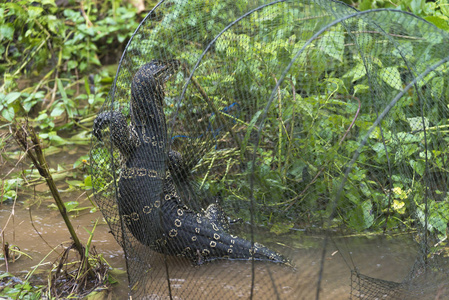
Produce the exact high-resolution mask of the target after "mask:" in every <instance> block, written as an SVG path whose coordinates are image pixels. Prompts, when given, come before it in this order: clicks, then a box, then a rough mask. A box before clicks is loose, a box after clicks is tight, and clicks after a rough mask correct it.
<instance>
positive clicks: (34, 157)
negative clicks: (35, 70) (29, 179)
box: [14, 124, 95, 277]
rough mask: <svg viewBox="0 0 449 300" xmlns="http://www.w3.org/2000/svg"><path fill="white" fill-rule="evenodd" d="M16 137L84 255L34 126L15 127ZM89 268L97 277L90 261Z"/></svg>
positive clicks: (79, 250) (82, 253)
mask: <svg viewBox="0 0 449 300" xmlns="http://www.w3.org/2000/svg"><path fill="white" fill-rule="evenodd" d="M14 137H15V139H16V141H17V143H18V144H19V146H20V147H22V149H23V150H24V151H25V152H26V154H27V156H28V157H29V158H30V160H31V161H32V162H33V164H34V166H35V167H36V169H37V170H38V171H39V174H40V175H41V176H42V177H43V178H45V181H46V182H47V185H48V187H49V188H50V191H51V193H52V195H53V198H54V200H55V202H56V206H57V207H58V209H59V212H60V214H61V216H62V218H63V219H64V222H65V224H66V226H67V229H68V230H69V233H70V236H71V237H72V239H73V243H74V245H75V248H76V250H77V251H78V253H79V254H80V257H81V258H82V257H84V248H83V246H82V244H81V242H80V240H79V239H78V236H77V234H76V232H75V229H74V228H73V226H72V223H71V222H70V219H69V216H68V214H67V210H66V208H65V206H64V202H63V201H62V200H61V197H60V195H59V192H58V189H57V187H56V184H55V182H54V180H53V178H52V176H51V173H50V168H49V166H48V164H47V161H46V160H45V156H44V154H43V152H42V148H41V143H40V140H39V138H38V136H37V135H36V132H35V131H34V129H33V128H32V127H29V126H28V124H24V125H23V126H22V127H21V128H17V127H16V128H15V132H14ZM28 138H30V140H31V142H32V144H31V145H29V143H28ZM86 267H87V268H88V269H89V274H90V275H92V276H94V277H95V274H94V272H93V271H92V269H91V267H90V266H89V263H88V262H87V266H86Z"/></svg>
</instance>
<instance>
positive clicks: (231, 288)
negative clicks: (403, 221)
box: [0, 147, 417, 299]
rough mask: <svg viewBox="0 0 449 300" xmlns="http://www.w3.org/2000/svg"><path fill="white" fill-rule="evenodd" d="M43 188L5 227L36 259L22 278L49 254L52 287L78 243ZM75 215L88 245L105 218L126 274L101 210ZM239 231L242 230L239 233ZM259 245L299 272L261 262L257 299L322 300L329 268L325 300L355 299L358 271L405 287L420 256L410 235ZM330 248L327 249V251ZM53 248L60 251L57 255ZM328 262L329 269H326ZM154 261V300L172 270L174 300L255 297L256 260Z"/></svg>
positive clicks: (150, 279) (21, 263) (301, 236)
mask: <svg viewBox="0 0 449 300" xmlns="http://www.w3.org/2000/svg"><path fill="white" fill-rule="evenodd" d="M86 151H87V148H86V147H84V148H81V150H80V149H70V151H64V152H60V153H58V154H56V155H52V156H50V157H49V159H48V160H49V163H50V165H51V166H53V165H56V164H58V163H59V164H61V163H65V164H67V165H70V164H71V163H73V161H74V160H76V159H77V158H79V157H80V154H79V153H80V152H81V153H82V152H84V153H86ZM3 167H4V168H2V170H0V171H1V172H0V173H2V174H3V175H4V174H5V171H6V170H5V166H3ZM78 180H79V179H78ZM58 188H60V189H65V188H67V184H65V183H64V182H58ZM36 190H37V191H38V192H39V193H40V194H39V195H42V193H45V192H47V193H46V194H43V195H44V196H41V198H42V199H44V200H43V201H42V203H41V205H40V206H39V207H37V206H36V205H33V206H32V207H31V210H30V209H28V208H26V207H25V206H24V205H23V202H24V201H27V200H30V198H33V196H32V195H31V196H30V195H28V196H27V195H21V196H20V197H19V199H18V200H19V201H18V202H17V204H16V205H15V206H14V205H13V203H11V202H6V203H3V204H2V205H0V226H2V229H4V234H5V236H4V237H5V240H6V241H7V242H9V243H10V244H13V245H17V246H18V247H19V248H20V250H21V251H23V252H25V253H27V254H28V255H29V256H31V257H32V259H30V258H27V257H25V256H22V257H21V258H20V259H19V260H17V261H16V262H14V263H10V264H9V271H10V272H11V273H13V274H14V275H25V274H26V273H27V272H28V271H30V270H31V269H32V268H33V267H34V266H36V265H38V264H39V262H40V261H41V260H42V259H43V258H44V257H45V256H47V255H48V257H46V258H45V260H44V262H45V263H46V265H44V266H42V267H40V268H39V269H41V270H42V272H41V273H40V274H41V275H39V276H40V278H42V279H43V281H44V282H45V280H46V277H47V275H48V272H47V270H48V267H49V263H52V262H54V261H55V260H56V259H57V257H58V253H61V252H62V248H61V246H58V245H60V244H61V243H64V242H66V243H68V242H70V238H69V233H68V230H67V229H66V226H65V224H64V222H63V220H62V218H61V217H60V215H59V212H58V211H56V210H52V209H50V208H48V207H47V206H48V205H49V204H51V203H53V200H52V198H51V196H50V194H49V193H48V189H47V188H46V186H45V185H43V184H42V185H40V186H38V187H37V188H36ZM62 197H63V200H64V201H73V200H77V201H79V202H80V206H81V207H82V206H90V202H89V200H88V199H87V198H86V195H85V194H82V192H79V191H77V192H71V193H62ZM30 215H31V216H32V220H33V222H32V221H31V218H30ZM71 215H72V218H71V219H72V222H73V224H74V226H75V228H76V232H77V234H78V235H79V237H80V239H81V241H82V243H84V244H85V243H86V242H87V239H88V237H89V235H88V233H87V232H86V230H85V229H87V230H89V231H92V229H93V225H94V223H95V220H98V221H99V223H98V225H97V227H96V229H95V233H94V239H93V241H92V244H93V245H94V246H95V248H96V250H97V252H98V253H101V254H102V255H103V256H104V257H105V258H106V260H107V261H108V262H109V264H110V265H111V266H112V267H114V268H117V269H119V270H123V271H125V270H126V262H125V259H124V252H123V250H122V249H121V248H120V246H119V245H118V244H117V243H116V241H115V240H114V238H113V236H112V235H111V234H110V233H109V227H108V226H107V224H105V222H104V220H103V218H102V215H101V213H100V212H95V213H90V212H89V210H85V211H81V212H79V213H78V214H71ZM8 219H9V221H7V220H8ZM32 223H33V224H34V227H35V228H33V226H32ZM6 224H7V226H6V227H5V225H6ZM239 229H240V230H241V228H238V227H237V228H234V230H236V231H237V233H238V231H239ZM36 230H37V231H38V232H39V233H40V234H41V236H42V238H41V237H39V235H38V233H37V232H36ZM255 240H256V241H257V242H260V243H264V244H266V246H268V247H270V248H273V249H275V250H277V251H279V252H281V253H282V254H284V255H285V256H286V257H288V258H289V259H290V260H291V261H292V263H293V264H294V265H295V269H292V268H289V267H285V266H281V265H276V264H272V263H264V262H256V263H255V265H254V266H255V268H254V270H255V278H254V282H255V285H254V296H255V297H254V299H276V298H278V299H315V298H316V295H317V291H318V282H319V272H320V268H321V267H323V273H322V279H321V284H320V289H319V290H320V294H319V295H320V297H319V299H348V298H349V295H350V286H351V269H354V268H357V269H358V271H359V272H360V273H362V274H364V275H368V276H372V277H375V278H382V279H384V280H391V281H396V282H400V281H402V280H403V279H404V278H405V277H406V276H407V275H408V274H409V272H410V269H411V267H412V266H413V264H414V260H415V257H416V253H417V246H416V244H415V243H414V242H413V241H412V238H411V236H409V235H400V236H396V237H394V238H388V237H384V236H373V237H341V236H338V235H335V236H333V237H332V238H330V239H328V240H326V239H325V235H319V234H307V233H305V232H303V231H291V232H290V233H289V234H285V235H281V236H275V235H274V234H271V233H269V232H266V231H265V230H263V229H260V230H257V232H256V236H255ZM324 246H325V248H326V251H325V252H324V254H323V249H324ZM53 248H54V249H55V251H54V252H52V253H51V254H49V253H50V252H51V251H52V249H53ZM323 255H324V256H323ZM323 257H324V264H321V262H322V261H323V260H322V258H323ZM146 259H147V261H146V263H147V264H146V265H139V266H140V267H144V268H148V272H147V278H146V280H142V281H141V282H146V292H145V295H146V299H168V295H169V293H168V290H167V273H166V270H168V272H169V275H168V277H169V280H170V284H171V289H172V294H173V295H174V297H173V299H199V298H201V297H203V298H207V299H214V298H216V299H235V298H243V299H248V298H249V296H250V293H251V289H250V287H251V282H252V277H251V270H252V264H251V262H248V261H226V260H223V261H216V262H212V263H209V264H206V265H202V266H199V267H194V266H192V265H191V263H190V262H189V261H187V260H185V259H181V258H173V257H169V258H168V259H167V268H166V266H165V263H164V258H163V256H162V255H160V254H157V253H153V254H151V255H149V257H147V258H146ZM149 266H151V268H150V267H149ZM39 269H38V270H39ZM5 270H6V266H5V265H4V264H2V262H0V272H4V271H5ZM36 273H39V272H36ZM115 277H116V279H117V280H118V284H116V285H114V287H113V289H112V293H113V294H112V295H111V296H112V299H126V297H127V293H128V283H127V276H126V274H121V275H117V276H115Z"/></svg>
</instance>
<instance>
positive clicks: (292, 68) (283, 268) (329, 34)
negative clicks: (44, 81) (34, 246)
mask: <svg viewBox="0 0 449 300" xmlns="http://www.w3.org/2000/svg"><path fill="white" fill-rule="evenodd" d="M448 55H449V36H448V34H447V33H446V32H443V31H441V30H439V29H438V28H436V27H435V26H434V25H432V24H430V23H428V22H427V21H425V20H423V19H421V18H418V17H416V16H414V15H412V14H409V13H407V12H404V11H398V10H388V9H378V10H370V11H358V10H356V9H354V8H352V7H350V6H347V5H346V4H344V3H341V2H337V1H330V0H309V1H282V0H279V1H272V2H270V1H262V0H259V1H256V0H253V1H241V0H237V1H236V0H232V1H230V0H222V1H203V0H189V1H187V0H171V1H168V0H167V1H161V2H160V3H159V4H158V5H157V6H156V7H155V8H154V9H153V10H152V11H151V12H150V13H149V14H148V15H147V17H146V18H145V19H144V20H143V21H142V23H141V24H140V25H139V27H138V28H137V30H136V31H135V33H134V35H133V36H132V38H131V39H130V41H129V43H128V45H127V47H126V49H125V51H124V53H123V56H122V58H121V60H120V64H119V68H118V71H117V75H116V77H115V81H114V83H113V86H112V89H111V91H110V93H109V96H108V98H107V99H106V101H105V104H104V106H103V108H102V110H101V112H99V114H98V116H97V118H96V120H95V123H94V128H93V137H92V149H91V165H92V183H93V187H94V195H95V199H96V202H97V203H98V205H99V207H100V209H101V211H102V212H103V215H104V217H105V219H106V221H107V223H108V224H109V226H110V228H111V232H112V234H113V235H114V237H115V239H116V240H117V241H118V243H119V244H120V245H121V246H122V247H123V249H124V253H125V256H126V263H127V271H128V280H129V288H130V292H129V293H130V296H132V298H133V299H136V298H137V299H215V298H216V299H234V298H238V297H243V298H251V299H348V298H351V299H449V280H448V273H449V258H448V256H449V254H448V246H447V236H448V222H449V202H448V188H447V187H448V181H449V176H448V175H449V174H448V170H449V161H448V159H449V150H448V149H449V148H448V144H449V135H448V132H449V119H448V118H449V108H448V105H449V102H448V100H447V99H448V97H449V77H448V75H447V74H448V60H449V56H448ZM292 232H294V233H293V234H292ZM307 232H315V233H319V234H320V236H321V238H320V239H319V242H317V243H316V244H315V247H314V248H313V250H312V252H314V253H315V254H316V255H315V258H316V259H314V263H313V264H304V263H303V262H302V261H300V260H298V257H299V256H300V254H298V253H300V251H301V248H302V247H301V240H298V239H297V238H296V237H297V236H298V234H302V235H304V234H307ZM369 232H380V233H383V234H384V235H391V234H393V233H398V232H407V233H408V234H409V236H410V239H411V240H412V242H413V244H414V245H416V246H415V247H414V248H413V249H414V250H413V251H414V254H413V256H414V257H415V258H414V262H411V263H410V269H409V271H408V273H407V275H406V276H403V277H402V278H401V279H400V280H396V281H392V280H388V279H387V278H377V277H375V276H373V275H372V274H366V273H364V270H363V268H362V267H361V265H359V264H357V263H355V262H354V261H353V260H351V251H350V250H351V249H347V250H348V251H343V250H344V249H339V250H340V251H339V254H336V255H341V256H342V257H344V259H345V261H346V262H347V265H346V266H345V267H346V269H345V270H338V272H340V273H339V274H341V276H342V277H345V278H346V279H347V281H345V282H346V287H345V288H344V289H343V292H342V293H341V294H338V295H337V294H335V293H334V292H333V290H334V288H333V287H332V285H330V286H327V284H328V282H327V281H326V280H325V279H326V272H334V271H335V270H329V268H331V267H330V264H329V263H328V262H327V259H328V257H329V255H330V252H333V251H334V249H335V245H336V244H337V243H335V241H336V240H338V238H339V236H342V235H345V234H349V233H359V234H360V233H362V234H363V233H365V234H368V233H369ZM404 247H405V246H404ZM332 254H333V253H332Z"/></svg>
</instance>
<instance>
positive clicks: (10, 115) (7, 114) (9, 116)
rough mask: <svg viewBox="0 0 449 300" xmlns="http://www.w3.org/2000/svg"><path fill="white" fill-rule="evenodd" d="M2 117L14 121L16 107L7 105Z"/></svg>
mask: <svg viewBox="0 0 449 300" xmlns="http://www.w3.org/2000/svg"><path fill="white" fill-rule="evenodd" d="M2 117H3V118H5V119H6V120H7V121H9V122H12V121H13V120H14V108H12V107H6V108H3V110H2Z"/></svg>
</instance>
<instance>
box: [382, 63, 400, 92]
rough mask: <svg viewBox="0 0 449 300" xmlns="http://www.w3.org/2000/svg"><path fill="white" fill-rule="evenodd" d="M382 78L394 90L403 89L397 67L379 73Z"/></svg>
mask: <svg viewBox="0 0 449 300" xmlns="http://www.w3.org/2000/svg"><path fill="white" fill-rule="evenodd" d="M379 76H380V78H381V79H382V80H383V81H384V82H385V83H387V84H388V85H389V86H391V87H392V88H395V89H397V90H401V89H402V80H401V74H400V73H399V71H398V69H397V68H396V67H387V68H384V69H381V70H380V72H379Z"/></svg>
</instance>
